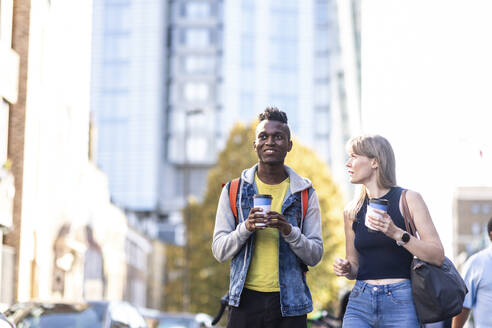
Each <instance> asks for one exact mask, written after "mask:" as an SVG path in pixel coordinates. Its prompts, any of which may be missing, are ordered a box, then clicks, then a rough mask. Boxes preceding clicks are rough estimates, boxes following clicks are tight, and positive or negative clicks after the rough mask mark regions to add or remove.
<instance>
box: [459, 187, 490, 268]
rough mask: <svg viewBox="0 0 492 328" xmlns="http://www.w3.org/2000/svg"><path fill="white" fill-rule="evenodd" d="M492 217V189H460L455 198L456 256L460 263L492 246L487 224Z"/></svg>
mask: <svg viewBox="0 0 492 328" xmlns="http://www.w3.org/2000/svg"><path fill="white" fill-rule="evenodd" d="M491 217H492V187H485V186H480V187H459V188H457V189H456V191H455V193H454V197H453V227H454V228H453V240H454V250H453V251H454V254H455V255H457V256H458V258H459V259H460V261H463V260H464V259H466V258H468V257H469V256H470V255H472V254H474V253H476V252H477V251H479V250H482V249H484V248H485V247H487V246H488V245H489V244H490V240H489V236H488V233H487V222H488V221H489V219H490V218H491Z"/></svg>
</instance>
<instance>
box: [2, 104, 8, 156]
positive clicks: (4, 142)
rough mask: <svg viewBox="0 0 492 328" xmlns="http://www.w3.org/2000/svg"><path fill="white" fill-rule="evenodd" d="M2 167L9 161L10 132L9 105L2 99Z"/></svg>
mask: <svg viewBox="0 0 492 328" xmlns="http://www.w3.org/2000/svg"><path fill="white" fill-rule="evenodd" d="M0 131H3V132H0V140H1V141H0V165H3V163H5V161H6V160H7V146H8V142H7V140H8V132H9V104H8V103H7V102H5V101H4V100H3V99H2V98H1V97H0Z"/></svg>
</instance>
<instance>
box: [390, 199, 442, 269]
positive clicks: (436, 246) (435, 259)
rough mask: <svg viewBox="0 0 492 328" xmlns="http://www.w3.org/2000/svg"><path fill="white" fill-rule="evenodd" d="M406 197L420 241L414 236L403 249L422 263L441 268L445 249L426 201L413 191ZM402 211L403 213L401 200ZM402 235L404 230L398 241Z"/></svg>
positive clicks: (397, 236)
mask: <svg viewBox="0 0 492 328" xmlns="http://www.w3.org/2000/svg"><path fill="white" fill-rule="evenodd" d="M406 197H407V203H408V209H409V210H410V215H411V216H412V217H413V220H414V222H415V226H416V228H417V231H418V234H419V236H420V240H419V239H418V238H416V237H414V236H412V237H411V238H410V241H409V242H408V243H406V244H405V245H404V246H403V247H405V248H406V249H407V250H408V251H409V252H410V253H412V254H413V255H414V256H417V257H418V258H419V259H421V260H422V261H426V262H429V263H431V264H434V265H437V266H441V265H442V263H443V262H444V248H443V247H442V243H441V239H439V234H438V233H437V230H436V227H435V226H434V223H433V222H432V218H431V216H430V213H429V210H428V208H427V205H426V204H425V201H424V199H423V198H422V196H421V195H420V194H419V193H417V192H415V191H411V190H408V191H407V193H406ZM400 211H401V212H402V213H403V211H402V203H401V200H400ZM400 230H401V229H400ZM402 234H403V230H402V231H401V233H400V234H398V235H396V236H395V237H396V238H398V239H397V240H400V238H401V235H402ZM396 238H394V239H395V240H396Z"/></svg>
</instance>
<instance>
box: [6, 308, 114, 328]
mask: <svg viewBox="0 0 492 328" xmlns="http://www.w3.org/2000/svg"><path fill="white" fill-rule="evenodd" d="M104 310H105V309H104V306H103V305H99V304H98V305H92V304H75V305H72V304H52V305H51V304H50V305H46V304H45V305H35V306H33V307H31V308H30V309H29V310H28V311H26V309H24V311H22V312H23V313H22V314H20V313H17V315H16V314H13V315H12V317H17V320H16V321H17V328H102V327H103V320H104ZM19 311H21V309H19Z"/></svg>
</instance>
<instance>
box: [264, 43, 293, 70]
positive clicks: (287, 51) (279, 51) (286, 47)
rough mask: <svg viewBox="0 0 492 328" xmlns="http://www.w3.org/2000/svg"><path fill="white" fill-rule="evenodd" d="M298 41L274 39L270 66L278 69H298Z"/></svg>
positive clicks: (271, 45) (271, 47)
mask: <svg viewBox="0 0 492 328" xmlns="http://www.w3.org/2000/svg"><path fill="white" fill-rule="evenodd" d="M297 46H298V44H297V42H293V41H285V40H283V41H281V40H272V42H271V44H270V66H271V67H272V68H277V69H288V70H297Z"/></svg>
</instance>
